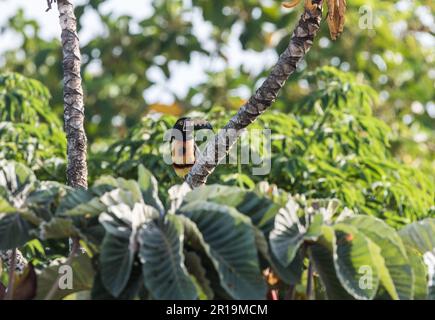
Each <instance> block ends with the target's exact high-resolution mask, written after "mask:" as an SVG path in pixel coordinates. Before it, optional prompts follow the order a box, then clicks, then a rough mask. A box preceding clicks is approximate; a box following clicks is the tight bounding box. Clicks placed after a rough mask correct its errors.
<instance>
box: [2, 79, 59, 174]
mask: <svg viewBox="0 0 435 320" xmlns="http://www.w3.org/2000/svg"><path fill="white" fill-rule="evenodd" d="M49 98H50V94H49V92H48V90H47V88H46V87H45V86H43V85H42V84H41V83H39V82H38V81H36V80H30V79H27V78H25V77H23V76H21V75H19V74H14V73H12V74H5V75H1V76H0V159H9V160H17V161H20V162H22V163H24V164H26V165H27V166H29V167H30V168H32V169H33V170H35V171H37V172H38V173H39V174H40V175H41V176H43V177H48V178H50V179H59V178H60V179H61V180H63V177H62V176H63V174H62V172H63V169H62V168H63V167H64V163H65V149H66V141H65V134H64V133H63V131H62V128H61V122H60V120H59V117H58V116H57V115H56V114H54V113H53V112H52V111H51V109H50V106H49V103H48V101H49ZM56 177H59V178H56Z"/></svg>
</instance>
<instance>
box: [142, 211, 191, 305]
mask: <svg viewBox="0 0 435 320" xmlns="http://www.w3.org/2000/svg"><path fill="white" fill-rule="evenodd" d="M183 238H184V235H183V224H182V223H181V222H180V221H179V220H178V219H177V217H176V216H175V215H169V216H167V217H166V218H165V220H164V221H159V222H158V223H156V222H149V223H146V224H144V225H143V226H142V227H141V229H140V230H139V242H140V249H139V257H140V259H141V262H142V272H143V277H144V282H145V286H146V287H147V289H148V290H149V291H150V294H151V295H152V296H153V297H154V298H155V299H167V300H177V299H183V300H184V299H185V300H192V299H197V298H198V293H197V291H196V287H195V284H194V282H193V280H192V279H191V277H190V275H189V273H188V272H187V269H186V266H185V265H184V254H183Z"/></svg>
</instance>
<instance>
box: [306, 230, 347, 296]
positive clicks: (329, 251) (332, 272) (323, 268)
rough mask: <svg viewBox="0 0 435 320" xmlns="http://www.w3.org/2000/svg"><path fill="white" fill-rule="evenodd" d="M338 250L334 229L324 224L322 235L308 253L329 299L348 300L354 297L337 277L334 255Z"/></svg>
mask: <svg viewBox="0 0 435 320" xmlns="http://www.w3.org/2000/svg"><path fill="white" fill-rule="evenodd" d="M335 251H336V238H335V232H334V229H333V228H332V227H330V226H327V225H324V226H322V235H321V236H320V237H319V239H318V240H317V241H316V243H314V244H312V245H310V246H309V248H308V255H309V258H310V260H311V261H312V262H313V264H314V269H315V270H316V272H317V273H318V274H319V277H320V281H321V282H322V284H323V286H324V287H325V290H326V295H327V297H328V299H332V300H348V299H353V297H352V296H351V295H350V294H349V293H348V292H347V291H346V290H345V289H344V288H343V286H342V284H341V282H340V280H339V279H338V277H337V272H336V269H335V263H334V259H333V256H334V254H335Z"/></svg>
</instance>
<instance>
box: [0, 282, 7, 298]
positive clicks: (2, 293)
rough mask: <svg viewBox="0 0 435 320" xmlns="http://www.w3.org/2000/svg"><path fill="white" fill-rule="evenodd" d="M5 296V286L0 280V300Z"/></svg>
mask: <svg viewBox="0 0 435 320" xmlns="http://www.w3.org/2000/svg"><path fill="white" fill-rule="evenodd" d="M5 296H6V287H5V286H4V285H3V283H1V282H0V300H3V299H4V298H5Z"/></svg>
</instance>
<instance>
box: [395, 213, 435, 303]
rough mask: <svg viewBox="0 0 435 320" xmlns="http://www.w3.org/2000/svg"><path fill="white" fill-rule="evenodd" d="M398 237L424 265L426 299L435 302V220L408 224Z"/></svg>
mask: <svg viewBox="0 0 435 320" xmlns="http://www.w3.org/2000/svg"><path fill="white" fill-rule="evenodd" d="M399 235H400V237H401V239H402V240H403V242H404V243H405V245H406V246H407V247H409V248H410V249H412V250H413V251H414V252H418V253H419V254H420V257H421V258H422V259H423V261H424V263H425V264H426V268H427V274H428V279H427V281H428V282H427V283H428V298H429V299H431V300H435V219H434V218H428V219H425V220H422V221H417V222H414V223H412V224H409V225H407V226H405V227H404V228H402V229H401V230H400V231H399Z"/></svg>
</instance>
